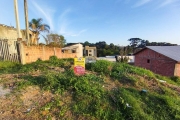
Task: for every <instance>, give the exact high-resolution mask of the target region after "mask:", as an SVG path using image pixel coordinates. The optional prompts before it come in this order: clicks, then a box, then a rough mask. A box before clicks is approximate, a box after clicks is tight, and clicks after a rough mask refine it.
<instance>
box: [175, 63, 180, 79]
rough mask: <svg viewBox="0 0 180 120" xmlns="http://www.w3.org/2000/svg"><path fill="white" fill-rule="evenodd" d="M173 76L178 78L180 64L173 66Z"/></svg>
mask: <svg viewBox="0 0 180 120" xmlns="http://www.w3.org/2000/svg"><path fill="white" fill-rule="evenodd" d="M174 76H179V77H180V63H177V64H176V65H175V69H174Z"/></svg>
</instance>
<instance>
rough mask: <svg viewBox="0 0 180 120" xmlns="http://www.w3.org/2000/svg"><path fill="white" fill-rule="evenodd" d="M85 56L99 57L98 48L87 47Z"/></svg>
mask: <svg viewBox="0 0 180 120" xmlns="http://www.w3.org/2000/svg"><path fill="white" fill-rule="evenodd" d="M84 56H93V57H97V49H96V47H89V46H85V47H84Z"/></svg>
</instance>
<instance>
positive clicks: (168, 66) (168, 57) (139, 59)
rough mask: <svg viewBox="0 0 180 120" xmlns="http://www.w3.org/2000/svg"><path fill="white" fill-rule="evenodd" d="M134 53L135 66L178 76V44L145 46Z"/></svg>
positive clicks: (179, 51)
mask: <svg viewBox="0 0 180 120" xmlns="http://www.w3.org/2000/svg"><path fill="white" fill-rule="evenodd" d="M134 55H135V63H134V64H135V66H139V67H143V68H146V69H149V70H151V71H153V72H154V73H157V74H160V75H164V76H180V46H147V47H145V48H144V49H142V50H140V51H138V52H136V53H135V54H134Z"/></svg>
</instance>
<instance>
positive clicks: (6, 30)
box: [0, 25, 17, 38]
mask: <svg viewBox="0 0 180 120" xmlns="http://www.w3.org/2000/svg"><path fill="white" fill-rule="evenodd" d="M0 38H17V31H16V29H15V28H13V27H9V26H5V25H0Z"/></svg>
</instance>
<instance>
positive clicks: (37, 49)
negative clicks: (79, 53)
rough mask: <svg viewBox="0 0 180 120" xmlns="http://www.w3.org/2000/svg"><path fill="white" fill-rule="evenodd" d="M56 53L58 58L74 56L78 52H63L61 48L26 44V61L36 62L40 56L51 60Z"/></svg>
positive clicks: (42, 58)
mask: <svg viewBox="0 0 180 120" xmlns="http://www.w3.org/2000/svg"><path fill="white" fill-rule="evenodd" d="M54 55H55V56H57V57H58V58H74V57H75V56H76V53H62V52H61V48H54V47H46V46H26V45H24V56H25V63H31V62H35V61H36V60H38V58H40V59H41V60H49V57H50V56H54Z"/></svg>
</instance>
